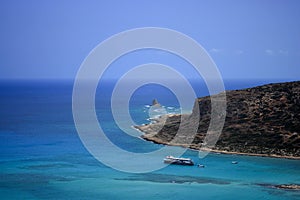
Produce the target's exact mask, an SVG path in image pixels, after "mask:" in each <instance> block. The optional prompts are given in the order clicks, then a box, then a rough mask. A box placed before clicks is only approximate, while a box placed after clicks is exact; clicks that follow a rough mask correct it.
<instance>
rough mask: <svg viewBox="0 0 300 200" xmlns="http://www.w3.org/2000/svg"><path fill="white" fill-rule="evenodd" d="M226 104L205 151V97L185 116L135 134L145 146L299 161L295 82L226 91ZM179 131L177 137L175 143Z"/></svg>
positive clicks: (299, 93)
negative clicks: (219, 129)
mask: <svg viewBox="0 0 300 200" xmlns="http://www.w3.org/2000/svg"><path fill="white" fill-rule="evenodd" d="M226 101H227V105H226V106H227V107H226V117H225V123H224V126H223V129H222V133H221V135H220V137H219V139H218V141H217V143H216V144H215V145H214V146H213V147H210V148H209V149H207V147H205V145H203V143H204V140H205V136H206V134H207V130H208V127H209V123H210V119H211V98H210V97H209V96H206V97H201V98H198V99H196V101H195V105H194V108H193V112H192V114H190V115H166V116H161V118H160V119H159V120H157V121H156V122H155V123H150V124H146V125H142V126H136V127H135V128H137V129H139V130H140V131H142V132H143V133H144V134H143V135H142V138H144V139H145V140H148V141H153V142H155V143H160V144H167V145H177V146H183V147H187V148H192V149H197V150H210V151H214V152H221V153H236V154H247V155H259V156H273V157H285V158H294V159H300V81H296V82H288V83H274V84H268V85H263V86H258V87H253V88H248V89H242V90H232V91H226ZM179 127H183V128H182V129H181V130H183V131H181V132H182V134H181V135H180V136H179V137H175V136H176V134H177V132H178V130H179ZM194 129H196V131H195V132H196V134H195V135H193V136H190V135H189V132H193V131H192V130H194ZM191 137H192V138H191ZM174 138H175V139H174Z"/></svg>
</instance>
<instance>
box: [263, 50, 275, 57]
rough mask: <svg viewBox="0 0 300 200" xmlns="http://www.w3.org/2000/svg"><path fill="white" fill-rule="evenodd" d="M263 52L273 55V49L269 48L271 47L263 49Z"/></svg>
mask: <svg viewBox="0 0 300 200" xmlns="http://www.w3.org/2000/svg"><path fill="white" fill-rule="evenodd" d="M265 53H266V54H267V55H269V56H273V55H274V51H273V50H271V49H266V50H265Z"/></svg>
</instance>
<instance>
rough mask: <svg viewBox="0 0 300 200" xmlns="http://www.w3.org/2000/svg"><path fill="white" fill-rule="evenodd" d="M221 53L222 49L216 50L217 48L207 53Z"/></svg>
mask: <svg viewBox="0 0 300 200" xmlns="http://www.w3.org/2000/svg"><path fill="white" fill-rule="evenodd" d="M222 51H223V50H222V49H217V48H212V49H211V50H209V52H211V53H220V52H222Z"/></svg>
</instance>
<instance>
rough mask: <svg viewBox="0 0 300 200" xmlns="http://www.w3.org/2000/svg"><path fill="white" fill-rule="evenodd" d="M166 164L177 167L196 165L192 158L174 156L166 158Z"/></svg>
mask: <svg viewBox="0 0 300 200" xmlns="http://www.w3.org/2000/svg"><path fill="white" fill-rule="evenodd" d="M164 163H167V164H175V165H194V162H193V160H192V159H190V158H176V157H173V156H167V157H165V159H164Z"/></svg>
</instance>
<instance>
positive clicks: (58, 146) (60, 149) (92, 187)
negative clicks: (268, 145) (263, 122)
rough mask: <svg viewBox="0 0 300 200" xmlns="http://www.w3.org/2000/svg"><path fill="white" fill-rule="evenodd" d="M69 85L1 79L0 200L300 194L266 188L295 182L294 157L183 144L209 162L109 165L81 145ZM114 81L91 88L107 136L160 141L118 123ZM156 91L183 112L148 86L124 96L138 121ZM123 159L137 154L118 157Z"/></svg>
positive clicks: (174, 109)
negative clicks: (201, 150)
mask: <svg viewBox="0 0 300 200" xmlns="http://www.w3.org/2000/svg"><path fill="white" fill-rule="evenodd" d="M269 82H270V81H267V80H263V81H257V80H256V81H247V82H245V81H243V82H241V81H226V82H225V86H226V89H230V90H232V89H241V88H246V87H252V86H256V85H261V84H263V83H269ZM174 84H175V83H174ZM193 86H194V89H195V91H196V94H197V95H198V96H203V95H207V94H208V93H207V90H206V89H205V86H203V85H202V86H201V84H199V83H196V82H195V83H193ZM72 88H73V82H72V81H2V82H1V83H0V199H271V200H273V199H274V200H275V199H281V200H282V199H300V192H299V191H291V190H279V189H275V188H272V187H269V185H274V184H292V183H294V184H300V161H299V160H298V161H297V160H288V159H275V158H263V157H252V156H238V155H222V154H214V153H211V154H209V155H208V156H206V157H205V158H203V159H199V158H198V152H196V151H192V150H188V151H187V152H186V153H185V155H184V156H186V157H190V158H192V159H193V160H194V161H195V162H196V163H201V164H204V165H205V166H206V167H205V168H198V167H196V166H175V165H170V166H166V167H165V168H163V169H160V170H158V171H153V172H149V173H126V172H120V171H117V170H115V169H112V168H110V167H107V166H105V165H104V164H102V163H101V162H99V161H98V160H97V159H95V158H94V157H93V156H92V155H91V154H90V153H89V152H88V151H87V150H86V149H85V147H84V145H83V144H82V142H81V140H80V138H79V136H78V134H77V131H76V128H75V125H74V121H73V116H72ZM112 88H113V83H111V82H105V83H103V84H102V85H101V84H100V85H99V87H98V90H97V94H96V112H97V116H98V118H99V121H100V122H101V123H102V124H101V126H102V128H103V129H104V131H105V133H106V135H107V137H108V138H110V140H111V141H112V142H114V143H115V144H116V145H118V146H120V147H121V148H123V149H125V150H128V151H132V152H151V151H153V150H156V149H159V148H162V146H163V145H157V144H153V143H151V142H146V141H143V140H141V139H140V138H138V137H132V136H129V135H127V134H126V133H124V132H123V131H122V130H121V129H120V128H118V126H117V124H116V123H114V120H113V117H112V113H111V110H110V96H111V92H112ZM125 92H126V91H125ZM153 98H157V99H158V101H159V102H160V103H161V104H162V105H164V106H165V108H166V109H167V111H168V113H178V112H180V109H181V108H180V106H179V103H178V101H177V99H176V97H175V95H174V94H173V93H172V92H170V91H169V90H167V89H166V88H164V87H161V86H158V85H146V86H144V87H141V88H139V89H138V90H137V91H136V92H135V93H134V94H133V95H132V98H131V99H130V101H129V108H130V109H129V112H130V114H131V116H132V119H133V120H134V122H135V123H137V124H143V123H149V121H148V118H149V115H148V112H147V109H148V105H149V104H151V102H152V99H153ZM119 106H124V105H119ZM184 112H189V111H188V110H184ZM133 131H134V130H133ZM99 145H101V143H100V144H99ZM176 148H180V147H176ZM103 153H104V154H105V153H108V152H103ZM162 159H163V158H162ZM232 161H238V164H236V165H233V164H231V162H232ZM125 162H131V163H135V162H136V161H135V160H134V159H132V160H122V159H120V161H119V163H120V165H122V163H125ZM136 164H137V165H138V164H140V163H136ZM143 164H145V165H151V162H147V160H145V162H144V163H143Z"/></svg>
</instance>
